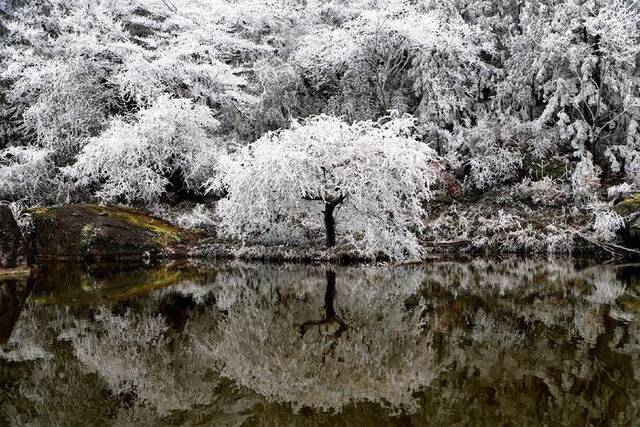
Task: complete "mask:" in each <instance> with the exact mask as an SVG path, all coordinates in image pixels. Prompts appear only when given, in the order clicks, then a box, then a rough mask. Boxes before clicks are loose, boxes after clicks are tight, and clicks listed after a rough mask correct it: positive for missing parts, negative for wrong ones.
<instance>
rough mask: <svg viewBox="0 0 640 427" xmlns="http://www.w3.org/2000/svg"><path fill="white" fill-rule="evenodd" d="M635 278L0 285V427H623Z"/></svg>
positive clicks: (137, 279)
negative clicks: (88, 425)
mask: <svg viewBox="0 0 640 427" xmlns="http://www.w3.org/2000/svg"><path fill="white" fill-rule="evenodd" d="M639 272H640V269H639V268H638V267H637V266H635V265H626V266H585V265H579V264H578V263H576V262H575V261H564V262H562V261H555V262H549V261H546V260H544V261H530V260H502V261H486V260H477V261H473V262H470V263H454V262H440V263H434V264H429V265H423V266H412V267H397V268H382V267H325V266H316V267H300V266H290V265H289V266H288V265H284V266H282V265H255V264H241V263H225V264H216V265H186V264H173V265H161V266H156V267H148V268H140V267H134V266H119V267H118V269H116V270H114V266H93V267H90V268H88V267H82V268H77V267H76V266H71V265H68V264H67V265H61V264H54V265H50V266H43V267H42V268H41V269H40V271H39V272H38V274H37V277H36V279H35V282H36V283H35V286H34V289H33V291H32V292H31V293H30V295H29V296H28V297H27V295H28V294H29V292H28V291H26V290H25V289H28V287H24V288H19V287H14V288H11V285H6V284H3V285H0V286H2V289H3V293H2V294H0V304H2V307H5V306H11V307H13V308H12V309H10V310H9V311H7V313H8V312H11V313H13V312H16V313H17V314H16V315H15V316H13V317H17V316H18V315H19V317H18V318H17V321H16V320H15V319H14V320H13V321H9V322H5V320H4V318H5V317H7V318H13V317H11V316H4V317H2V316H0V320H1V321H2V324H0V328H4V329H3V330H7V329H12V332H11V338H10V339H9V340H8V342H6V343H4V344H2V345H0V387H2V389H3V390H5V391H6V393H2V394H0V422H2V424H6V425H22V424H24V423H35V424H38V425H45V424H46V425H50V424H62V425H73V424H78V425H82V424H84V423H85V422H86V420H87V419H94V420H96V422H97V423H98V424H100V423H103V424H110V425H112V424H116V425H129V424H151V425H158V424H205V425H316V424H332V425H334V424H335V425H361V424H375V425H381V424H382V425H385V424H387V425H395V424H400V425H407V424H414V425H451V424H460V425H496V424H505V423H510V424H512V425H540V424H547V425H588V424H592V425H601V424H607V425H631V424H635V423H636V422H637V421H636V420H637V419H638V418H639V415H640V414H639V413H638V411H639V403H638V402H640V401H639V400H638V397H640V393H639V391H640V386H639V384H638V380H639V379H640V363H639V358H640V351H639V350H640V341H639V339H640V326H639V325H640V322H639V319H638V313H639V312H640V295H638V291H639V290H640V287H639V286H638V285H639V280H640V279H639ZM25 286H26V285H25ZM18 289H20V290H21V291H18ZM6 295H10V296H6ZM25 298H27V299H26V304H24V307H23V306H22V304H23V303H24V299H25ZM11 304H13V305H11ZM11 310H13V311H11ZM16 310H17V311H16ZM14 323H15V326H14V325H13V324H14ZM5 334H6V333H5ZM79 396H82V398H81V399H79Z"/></svg>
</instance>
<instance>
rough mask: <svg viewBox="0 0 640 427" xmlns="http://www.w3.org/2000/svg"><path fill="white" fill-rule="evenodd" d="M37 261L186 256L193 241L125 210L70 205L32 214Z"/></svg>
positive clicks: (168, 226)
mask: <svg viewBox="0 0 640 427" xmlns="http://www.w3.org/2000/svg"><path fill="white" fill-rule="evenodd" d="M31 213H32V216H33V225H34V236H35V237H34V242H33V246H34V252H35V257H36V259H102V260H109V259H142V258H146V257H151V258H153V257H159V256H172V257H177V256H180V255H184V254H185V253H186V246H187V245H188V243H189V242H190V239H191V235H190V234H189V233H188V232H186V231H184V230H181V229H179V228H176V227H174V226H172V225H171V224H169V223H167V222H165V221H163V220H161V219H158V218H155V217H153V216H151V215H149V214H148V213H146V212H144V211H142V210H138V209H131V208H125V207H121V206H100V205H89V204H85V205H68V206H63V207H53V208H38V209H34V210H32V212H31Z"/></svg>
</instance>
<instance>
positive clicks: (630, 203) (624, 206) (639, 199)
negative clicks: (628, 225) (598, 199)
mask: <svg viewBox="0 0 640 427" xmlns="http://www.w3.org/2000/svg"><path fill="white" fill-rule="evenodd" d="M614 210H615V211H616V212H617V213H619V214H620V215H622V216H627V215H631V214H633V213H636V212H640V193H636V194H634V195H633V196H630V197H627V198H626V199H624V200H623V201H621V202H620V203H618V204H617V205H616V206H615V207H614Z"/></svg>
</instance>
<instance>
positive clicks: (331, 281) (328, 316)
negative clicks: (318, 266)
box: [299, 270, 347, 348]
mask: <svg viewBox="0 0 640 427" xmlns="http://www.w3.org/2000/svg"><path fill="white" fill-rule="evenodd" d="M335 299H336V273H335V272H334V271H332V270H327V288H326V290H325V292H324V313H325V314H324V318H323V319H322V320H310V321H307V322H304V323H302V324H301V325H300V329H299V330H300V336H301V337H304V335H305V334H306V333H307V331H308V330H309V329H310V328H311V327H313V326H318V327H319V326H323V325H328V324H331V323H337V324H338V329H337V330H336V331H335V332H334V333H333V334H331V335H330V336H331V337H332V338H336V339H337V338H340V336H341V335H342V334H343V333H344V331H346V330H347V324H346V323H345V322H344V321H343V320H342V319H340V318H339V317H338V315H337V314H336V310H335V307H334V306H333V304H334V301H335ZM333 347H335V343H334V344H333V345H332V348H333Z"/></svg>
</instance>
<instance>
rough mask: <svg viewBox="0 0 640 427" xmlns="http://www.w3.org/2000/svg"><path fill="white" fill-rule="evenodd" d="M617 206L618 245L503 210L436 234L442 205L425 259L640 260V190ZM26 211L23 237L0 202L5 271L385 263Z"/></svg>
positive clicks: (168, 226) (107, 216) (62, 212)
mask: <svg viewBox="0 0 640 427" xmlns="http://www.w3.org/2000/svg"><path fill="white" fill-rule="evenodd" d="M449 210H451V208H449ZM454 210H455V209H454ZM487 210H488V209H487ZM614 210H615V211H616V212H617V213H618V214H620V215H621V216H622V217H624V218H625V220H626V227H625V228H624V229H623V230H621V232H620V236H619V238H617V240H616V242H617V243H620V244H616V243H610V242H603V241H598V240H597V239H595V238H593V237H592V236H589V235H586V234H584V233H581V232H579V231H576V230H578V229H577V228H576V229H574V230H569V229H568V227H565V228H564V229H562V228H561V227H556V226H555V225H554V224H553V223H551V222H550V223H549V224H544V223H542V222H541V221H539V220H538V221H537V222H534V221H531V220H529V222H528V223H524V222H523V224H524V225H523V224H520V223H517V222H514V221H513V220H512V218H514V215H512V214H510V213H508V212H507V213H504V212H503V211H502V210H500V211H499V213H498V218H497V219H492V220H493V221H500V220H503V221H505V222H509V221H511V222H509V224H511V228H512V229H509V228H508V227H506V226H505V227H502V228H501V227H500V226H498V227H495V229H494V230H491V231H489V230H488V229H487V230H485V229H482V228H481V227H482V221H483V219H482V218H483V217H481V220H480V221H479V225H478V224H476V229H475V230H474V232H475V233H476V234H475V235H474V236H473V237H472V238H453V239H448V240H447V239H439V240H438V239H437V237H438V236H439V235H438V234H437V233H436V232H435V231H433V230H437V227H438V223H437V221H438V219H439V218H441V217H442V215H443V213H442V212H444V210H442V211H441V213H440V217H435V219H434V220H433V223H432V224H430V226H431V228H430V230H431V232H432V235H431V236H429V235H427V236H426V237H425V239H424V240H423V244H424V247H425V256H424V259H423V260H429V259H441V258H447V257H448V258H451V257H455V258H460V257H462V258H469V257H474V256H479V255H484V256H486V255H489V256H491V254H501V253H507V252H508V253H515V254H518V253H520V254H524V255H526V254H530V255H533V254H540V253H542V252H544V251H545V249H546V251H547V252H548V253H557V254H565V255H566V254H567V253H566V252H569V254H574V255H585V254H587V255H593V256H598V257H601V258H603V259H606V258H617V259H637V258H640V251H638V249H640V193H639V194H634V195H632V196H630V197H627V198H625V199H623V200H622V201H620V202H619V203H617V204H616V205H615V206H614ZM28 215H29V216H30V226H29V229H28V230H25V233H24V234H25V236H24V237H23V233H21V231H20V227H19V226H18V224H17V223H16V220H15V218H14V217H13V214H12V211H11V209H10V208H9V206H7V205H3V204H0V238H1V239H0V276H2V277H8V276H12V275H16V274H18V275H19V274H24V272H25V271H28V267H29V265H32V264H37V263H38V262H41V261H52V260H53V261H57V260H74V261H112V260H117V261H120V260H121V261H125V260H126V261H139V262H150V261H153V260H162V259H187V258H199V259H241V260H253V261H266V262H300V263H315V262H331V263H340V264H346V263H361V262H364V263H366V262H376V261H389V260H388V259H385V258H384V257H383V256H379V255H376V254H370V253H363V252H360V251H358V250H356V249H355V248H353V247H351V246H348V245H337V246H335V247H333V248H325V247H323V246H321V245H319V244H318V245H309V246H285V245H274V246H264V245H245V244H241V243H239V242H233V241H224V240H221V239H219V238H217V237H216V236H215V232H213V231H211V230H209V231H205V230H200V229H196V228H194V229H184V228H181V227H179V226H177V225H174V224H172V223H171V222H169V221H166V220H164V219H161V218H158V217H156V216H154V215H152V214H150V213H148V212H146V211H144V210H139V209H133V208H129V207H122V206H116V205H104V206H103V205H96V204H79V205H65V206H60V207H48V208H35V209H31V210H30V211H28ZM509 215H510V216H509ZM505 218H507V220H505ZM484 221H489V220H484ZM514 223H517V227H514V226H513V224H514ZM440 231H441V230H440ZM449 232H450V231H449ZM553 233H556V234H555V235H554V234H553ZM454 234H455V233H451V235H454ZM440 235H442V234H440ZM430 238H431V239H430ZM519 239H520V240H522V242H521V241H520V240H519ZM525 239H527V240H525ZM554 239H556V240H557V241H558V245H560V246H559V247H560V248H561V250H558V251H555V252H554V251H553V250H550V249H549V242H552V243H551V244H553V242H554ZM542 240H545V242H544V243H543V242H542ZM567 240H570V241H567ZM478 242H480V243H478ZM523 242H524V243H523ZM508 244H512V245H513V246H508ZM565 246H570V247H571V250H570V251H565ZM527 247H528V250H527ZM552 249H553V248H552Z"/></svg>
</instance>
